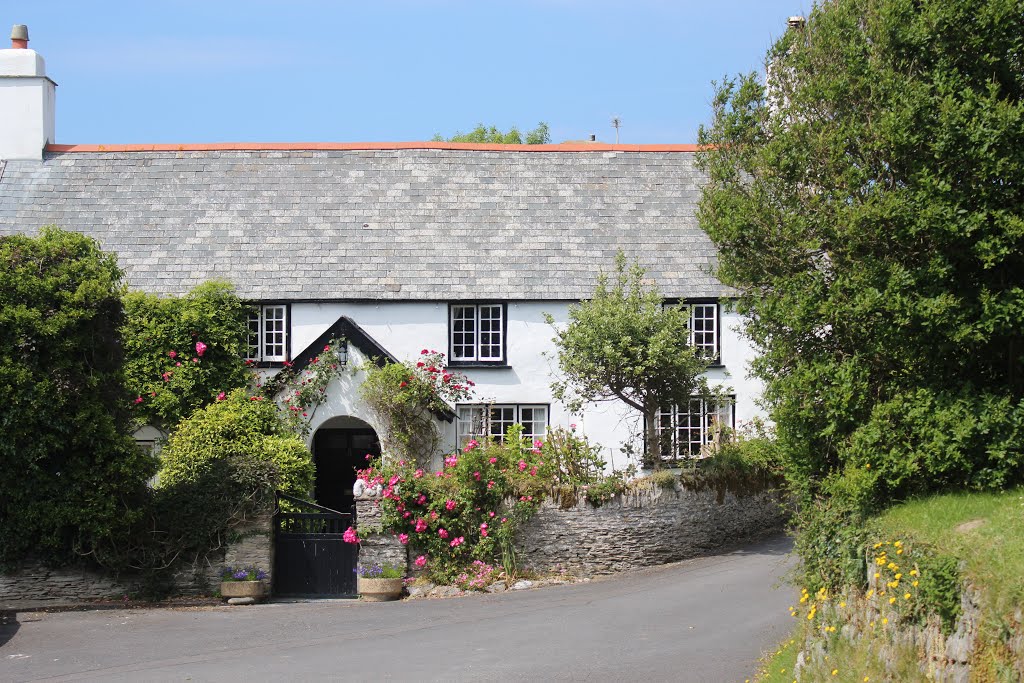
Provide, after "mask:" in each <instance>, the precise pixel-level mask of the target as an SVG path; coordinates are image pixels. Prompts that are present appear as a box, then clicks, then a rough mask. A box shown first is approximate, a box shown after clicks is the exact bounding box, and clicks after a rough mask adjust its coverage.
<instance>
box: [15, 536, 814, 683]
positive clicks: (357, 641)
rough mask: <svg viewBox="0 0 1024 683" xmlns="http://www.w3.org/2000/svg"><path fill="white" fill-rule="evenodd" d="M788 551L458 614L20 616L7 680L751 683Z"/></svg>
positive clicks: (687, 565) (345, 605)
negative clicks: (678, 682) (680, 682)
mask: <svg viewBox="0 0 1024 683" xmlns="http://www.w3.org/2000/svg"><path fill="white" fill-rule="evenodd" d="M789 548H790V544H789V542H788V540H787V539H784V538H775V539H771V540H769V541H767V542H763V543H759V544H756V545H752V546H749V547H745V548H741V549H738V550H735V551H733V552H729V553H726V554H722V555H717V556H713V557H706V558H700V559H696V560H689V561H686V562H681V563H678V564H673V565H667V566H664V567H657V568H654V569H648V570H641V571H635V572H629V573H626V574H621V575H617V576H613V577H607V578H603V579H599V580H594V581H592V582H590V583H585V584H574V585H567V586H552V587H547V588H539V589H534V590H525V591H514V592H509V593H504V594H496V595H470V596H466V597H460V598H452V599H447V600H412V601H402V602H393V603H377V604H372V603H360V602H358V601H353V600H345V601H318V602H304V603H274V604H267V605H259V606H251V607H205V608H181V609H145V610H106V611H91V612H64V613H53V614H44V613H22V614H18V615H17V622H16V623H12V624H8V625H6V626H0V680H3V681H284V680H295V681H307V680H352V681H378V680H388V681H645V682H646V681H682V682H686V681H710V682H714V683H718V682H726V681H741V682H742V681H743V680H744V679H745V678H748V677H751V676H752V674H753V673H754V671H755V669H756V663H757V660H758V658H759V657H760V656H761V654H762V653H763V652H764V651H766V650H769V649H771V648H773V647H774V646H775V645H776V644H777V643H778V642H779V641H780V640H781V639H782V638H783V637H785V635H786V633H787V632H788V630H789V628H790V627H791V623H792V622H791V618H790V617H789V615H788V613H787V610H786V606H787V605H789V604H792V601H793V599H794V591H793V589H791V588H789V587H787V586H785V585H783V584H782V582H781V577H782V575H783V574H784V573H785V571H786V569H787V568H788V567H789V559H788V558H787V557H786V553H787V552H788V550H789Z"/></svg>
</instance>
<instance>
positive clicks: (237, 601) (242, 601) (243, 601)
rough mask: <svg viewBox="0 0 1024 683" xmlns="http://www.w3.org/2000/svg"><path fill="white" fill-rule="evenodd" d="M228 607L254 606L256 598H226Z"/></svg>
mask: <svg viewBox="0 0 1024 683" xmlns="http://www.w3.org/2000/svg"><path fill="white" fill-rule="evenodd" d="M228 604H229V605H255V604H256V598H228Z"/></svg>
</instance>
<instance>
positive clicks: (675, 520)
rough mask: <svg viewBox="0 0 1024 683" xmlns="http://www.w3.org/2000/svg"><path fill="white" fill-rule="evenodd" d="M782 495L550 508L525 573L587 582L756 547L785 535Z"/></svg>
mask: <svg viewBox="0 0 1024 683" xmlns="http://www.w3.org/2000/svg"><path fill="white" fill-rule="evenodd" d="M786 517H787V513H786V510H785V508H784V505H783V500H782V498H781V496H780V495H779V494H778V493H775V492H763V493H756V494H752V495H741V496H737V495H735V494H732V493H726V494H725V495H724V496H721V497H720V496H719V495H718V494H716V492H715V491H710V490H709V491H691V490H687V489H682V488H679V487H678V485H677V487H676V488H674V489H662V488H660V487H651V488H648V489H643V490H640V491H636V492H630V493H627V494H623V495H620V496H616V497H615V498H614V499H613V500H612V501H610V502H607V503H604V504H603V505H601V506H600V507H597V508H595V507H594V506H592V505H590V504H589V503H587V502H586V501H584V500H582V499H581V500H579V501H577V502H576V504H575V505H573V506H572V507H569V508H568V509H562V508H561V507H560V506H559V505H558V504H557V503H556V502H554V501H550V500H549V501H545V502H544V503H543V504H542V506H541V508H540V510H538V511H537V513H536V514H535V515H534V516H533V517H532V518H531V519H530V520H529V522H527V523H526V524H525V525H524V526H523V528H522V529H521V530H520V531H519V533H518V535H517V537H516V551H517V555H518V561H519V564H520V566H522V567H524V568H529V569H533V570H535V571H539V572H552V571H560V570H564V571H569V572H572V573H575V574H579V575H582V576H588V575H591V574H608V573H611V572H617V571H622V570H626V569H635V568H638V567H647V566H651V565H658V564H664V563H666V562H677V561H679V560H685V559H688V558H691V557H697V556H700V555H707V554H709V553H712V552H715V551H716V550H719V549H721V548H723V547H727V546H731V545H735V544H737V543H742V542H744V541H749V540H754V539H757V538H760V537H763V536H765V535H767V534H770V533H774V532H777V531H779V530H781V529H782V528H783V525H784V523H785V520H786Z"/></svg>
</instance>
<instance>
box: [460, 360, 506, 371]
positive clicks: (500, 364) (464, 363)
mask: <svg viewBox="0 0 1024 683" xmlns="http://www.w3.org/2000/svg"><path fill="white" fill-rule="evenodd" d="M448 367H450V368H462V369H480V368H499V369H501V368H511V367H512V366H511V365H509V364H508V363H507V362H506V361H503V360H492V361H486V360H485V361H481V360H453V361H448Z"/></svg>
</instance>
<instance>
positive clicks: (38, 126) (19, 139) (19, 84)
mask: <svg viewBox="0 0 1024 683" xmlns="http://www.w3.org/2000/svg"><path fill="white" fill-rule="evenodd" d="M55 109H56V84H55V83H54V82H53V81H51V80H50V79H49V78H47V77H46V64H45V62H44V61H43V58H42V57H41V56H40V55H39V54H38V53H37V52H36V51H35V50H29V49H10V50H0V122H2V123H0V159H42V158H43V148H44V147H45V146H46V144H47V143H50V142H53V141H54V112H55Z"/></svg>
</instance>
